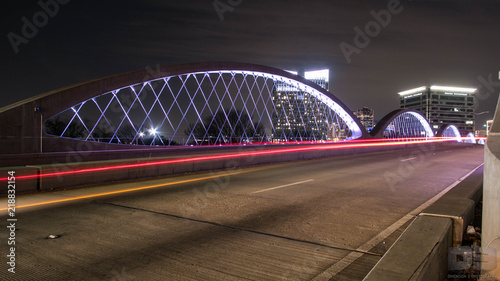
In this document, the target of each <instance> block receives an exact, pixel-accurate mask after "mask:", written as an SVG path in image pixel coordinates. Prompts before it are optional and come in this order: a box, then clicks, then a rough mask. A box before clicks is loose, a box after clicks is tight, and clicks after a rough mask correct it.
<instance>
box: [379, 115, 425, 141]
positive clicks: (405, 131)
mask: <svg viewBox="0 0 500 281" xmlns="http://www.w3.org/2000/svg"><path fill="white" fill-rule="evenodd" d="M433 137H434V133H433V132H432V129H431V126H430V125H429V123H428V122H427V120H425V118H424V117H423V116H422V115H420V114H419V113H417V112H412V111H405V112H403V113H401V114H399V115H398V116H396V117H395V118H394V119H393V120H392V121H391V122H390V123H389V125H387V127H386V128H385V131H384V138H390V139H395V140H405V139H408V138H433Z"/></svg>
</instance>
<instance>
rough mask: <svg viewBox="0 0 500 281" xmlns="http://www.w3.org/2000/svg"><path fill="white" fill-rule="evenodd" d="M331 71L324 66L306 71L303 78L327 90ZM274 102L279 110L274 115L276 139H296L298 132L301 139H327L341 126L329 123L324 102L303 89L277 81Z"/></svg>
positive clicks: (331, 137)
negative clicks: (321, 68) (321, 103)
mask: <svg viewBox="0 0 500 281" xmlns="http://www.w3.org/2000/svg"><path fill="white" fill-rule="evenodd" d="M287 71H288V72H289V73H292V74H295V75H297V74H298V73H297V72H294V71H289V70H287ZM329 75H330V74H329V70H328V69H323V70H317V71H307V72H305V73H304V78H306V79H308V80H310V81H312V82H314V83H316V84H318V85H319V86H321V87H322V88H324V89H326V90H328V81H329ZM273 103H274V106H275V107H276V108H277V109H278V110H277V111H278V112H280V113H279V114H276V113H275V115H274V116H273V123H274V126H275V128H276V136H275V138H276V139H277V140H283V139H287V140H295V138H296V136H299V137H300V138H301V139H302V140H328V139H333V138H334V137H338V135H339V132H337V131H339V129H336V127H338V126H334V124H329V122H328V121H327V116H326V114H324V113H325V112H326V111H325V108H324V105H320V103H318V101H317V100H316V98H314V97H313V96H311V95H309V94H307V93H305V92H304V91H302V90H300V89H298V88H294V87H292V86H290V85H285V84H281V83H278V84H276V88H275V91H274V92H273ZM313 111H315V112H313Z"/></svg>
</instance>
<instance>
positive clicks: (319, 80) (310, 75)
mask: <svg viewBox="0 0 500 281" xmlns="http://www.w3.org/2000/svg"><path fill="white" fill-rule="evenodd" d="M304 78H306V79H307V80H309V81H312V82H314V83H316V84H318V85H319V86H320V87H321V88H323V89H325V90H327V91H328V82H329V81H330V70H328V69H321V70H314V71H306V72H304Z"/></svg>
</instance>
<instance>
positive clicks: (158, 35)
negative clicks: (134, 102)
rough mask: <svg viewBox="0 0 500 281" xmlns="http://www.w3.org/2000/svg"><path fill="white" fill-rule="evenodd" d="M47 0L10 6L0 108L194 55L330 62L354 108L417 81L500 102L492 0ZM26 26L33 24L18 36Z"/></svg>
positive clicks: (336, 83)
mask: <svg viewBox="0 0 500 281" xmlns="http://www.w3.org/2000/svg"><path fill="white" fill-rule="evenodd" d="M49 2H50V1H45V3H49ZM54 3H57V9H55V8H54V7H50V6H47V7H42V6H41V5H39V4H37V3H9V4H7V9H6V11H8V12H9V14H8V15H5V18H6V19H7V24H6V25H5V28H6V30H5V32H4V34H5V35H6V36H5V37H4V40H3V44H4V45H3V47H4V49H5V52H3V54H2V61H4V62H5V63H6V65H7V66H8V67H9V71H5V72H4V75H3V76H2V84H3V85H4V92H3V94H2V101H1V103H0V107H3V106H6V105H9V104H12V103H14V102H17V101H20V100H23V99H26V98H29V97H32V96H36V95H38V94H41V93H44V92H47V91H52V90H55V89H58V88H61V87H66V86H70V85H73V84H76V83H82V82H86V81H88V80H91V79H96V78H100V77H103V76H108V75H114V74H118V73H123V72H128V71H133V70H137V69H150V70H151V71H153V72H154V71H155V70H156V69H157V66H159V65H170V64H179V63H189V62H199V61H234V62H248V63H256V64H261V65H268V66H272V67H277V68H281V69H290V70H296V71H308V70H315V69H330V77H329V78H330V81H329V88H330V92H332V93H333V94H334V95H335V96H336V97H338V98H339V99H340V100H342V101H343V102H344V103H345V104H346V105H347V106H348V107H349V108H350V109H351V110H355V109H357V108H362V107H363V106H368V107H370V108H373V109H374V110H375V111H376V112H377V113H379V114H380V116H383V115H385V114H386V113H388V112H390V111H392V110H393V109H396V108H398V107H399V105H398V102H399V99H398V96H397V94H396V93H397V92H399V91H401V90H404V89H409V88H412V87H418V86H421V85H430V84H439V85H455V86H463V87H475V88H478V91H479V96H480V97H482V99H481V100H479V102H478V108H477V110H476V111H477V112H483V111H490V112H493V111H494V106H495V105H496V102H497V99H498V91H499V87H498V85H497V84H498V70H499V66H498V64H497V63H496V62H498V57H499V55H498V53H497V52H496V51H495V50H497V49H498V47H499V46H500V43H499V40H498V39H496V38H495V37H494V36H492V35H491V28H492V27H493V26H495V25H497V24H498V23H499V21H500V20H499V19H498V18H497V17H496V11H498V10H500V4H499V3H495V2H493V1H475V2H474V3H473V4H472V3H470V2H466V1H442V2H437V1H424V2H410V1H400V2H397V1H376V2H373V1H349V2H348V1H336V2H333V3H331V2H327V1H320V2H316V3H314V4H311V3H302V2H299V1H293V2H290V1H288V2H284V1H277V2H273V3H267V2H264V1H253V2H250V1H237V2H232V3H233V4H235V3H237V4H238V5H235V6H228V5H229V4H226V6H224V5H221V4H220V3H223V4H224V3H225V1H213V2H211V1H208V2H207V1H190V3H182V2H174V3H160V2H156V1H146V2H141V4H140V5H139V4H134V3H133V2H127V3H122V2H118V1H116V2H114V1H111V2H109V1H108V2H107V3H105V4H102V3H100V4H99V5H98V6H97V5H96V4H95V3H85V4H83V3H79V2H70V1H58V2H54ZM398 3H399V4H398ZM44 9H45V10H47V11H48V12H45V10H44ZM50 11H52V13H51V12H50ZM42 12H44V13H45V14H46V15H47V16H46V20H45V18H44V17H43V16H40V15H42ZM37 13H38V15H39V17H38V18H36V17H34V16H35V15H37ZM88 15H92V16H91V17H89V16H88ZM437 15H439V16H437ZM23 18H25V20H23ZM35 21H38V22H35ZM26 22H29V23H31V24H32V25H33V26H34V27H35V28H34V29H36V32H35V30H31V33H32V34H31V35H32V38H27V37H24V38H25V41H23V40H22V39H20V38H19V37H23V36H24V35H23V28H24V26H25V25H27V26H28V25H29V24H27V23H26ZM35 23H38V26H36V25H35ZM25 31H30V30H29V28H27V29H26V30H25ZM28 33H29V32H28ZM9 34H10V36H9ZM13 34H15V35H18V36H19V37H15V36H14V35H13ZM356 36H357V37H356ZM363 38H365V39H368V40H366V41H365V42H362V41H363V40H362V39H363ZM16 40H17V41H16ZM361 43H363V44H361ZM16 44H17V45H16ZM16 49H17V52H16ZM26 80H28V81H29V83H27V82H26ZM495 83H497V84H495ZM380 116H379V117H380ZM492 117H493V116H492V113H491V114H484V115H480V116H477V123H478V124H482V123H485V120H487V119H492ZM482 119H484V120H482Z"/></svg>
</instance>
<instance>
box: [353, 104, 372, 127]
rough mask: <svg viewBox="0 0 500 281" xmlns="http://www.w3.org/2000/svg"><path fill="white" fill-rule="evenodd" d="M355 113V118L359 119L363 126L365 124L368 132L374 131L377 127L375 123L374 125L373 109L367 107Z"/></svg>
mask: <svg viewBox="0 0 500 281" xmlns="http://www.w3.org/2000/svg"><path fill="white" fill-rule="evenodd" d="M353 113H354V116H356V117H358V119H359V122H360V123H361V124H363V126H364V127H365V128H366V129H367V130H368V131H371V130H372V129H373V126H375V123H374V120H375V119H374V118H375V113H374V111H373V109H370V108H368V107H366V106H365V107H363V108H362V109H359V110H357V111H354V112H353Z"/></svg>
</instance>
